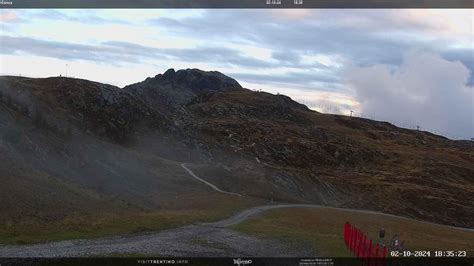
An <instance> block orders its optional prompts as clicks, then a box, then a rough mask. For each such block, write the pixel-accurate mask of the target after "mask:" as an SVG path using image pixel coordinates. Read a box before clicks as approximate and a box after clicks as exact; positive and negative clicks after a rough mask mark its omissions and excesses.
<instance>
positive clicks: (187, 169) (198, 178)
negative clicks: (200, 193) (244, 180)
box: [181, 163, 242, 197]
mask: <svg viewBox="0 0 474 266" xmlns="http://www.w3.org/2000/svg"><path fill="white" fill-rule="evenodd" d="M181 167H183V168H184V170H186V171H187V172H188V173H189V174H190V175H191V176H192V177H194V178H195V179H197V180H199V181H201V182H202V183H204V184H206V185H208V186H209V187H211V188H212V189H214V190H215V191H217V192H220V193H224V194H228V195H234V196H239V197H241V196H242V195H240V194H239V193H233V192H228V191H224V190H222V189H220V188H218V187H216V186H215V185H213V184H211V183H209V182H207V181H206V180H204V179H202V178H200V177H199V176H197V175H196V174H194V172H193V171H191V169H189V168H187V167H186V164H185V163H182V164H181Z"/></svg>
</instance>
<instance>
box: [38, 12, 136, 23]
mask: <svg viewBox="0 0 474 266" xmlns="http://www.w3.org/2000/svg"><path fill="white" fill-rule="evenodd" d="M94 13H95V12H94V10H86V11H83V12H81V13H80V14H79V15H77V16H71V15H68V14H65V13H63V12H61V11H58V10H54V9H48V10H43V11H41V12H39V13H36V12H35V13H32V14H31V16H32V17H33V18H37V19H38V18H39V19H49V20H64V21H74V22H80V23H84V24H108V23H110V24H132V23H131V22H129V21H126V20H122V19H106V18H103V17H101V16H99V15H96V14H94Z"/></svg>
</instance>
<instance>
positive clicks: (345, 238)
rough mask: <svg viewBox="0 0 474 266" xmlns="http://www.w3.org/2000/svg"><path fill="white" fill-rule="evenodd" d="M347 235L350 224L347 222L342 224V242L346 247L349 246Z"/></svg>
mask: <svg viewBox="0 0 474 266" xmlns="http://www.w3.org/2000/svg"><path fill="white" fill-rule="evenodd" d="M349 233H350V224H349V222H346V223H345V224H344V242H345V243H346V247H348V246H349V239H350V237H349Z"/></svg>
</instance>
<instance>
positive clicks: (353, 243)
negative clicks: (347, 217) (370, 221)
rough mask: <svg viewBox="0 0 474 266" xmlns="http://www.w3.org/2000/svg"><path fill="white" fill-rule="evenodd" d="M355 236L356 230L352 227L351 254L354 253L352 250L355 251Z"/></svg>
mask: <svg viewBox="0 0 474 266" xmlns="http://www.w3.org/2000/svg"><path fill="white" fill-rule="evenodd" d="M356 235H357V231H356V228H355V226H352V237H351V252H352V253H354V250H355V242H356Z"/></svg>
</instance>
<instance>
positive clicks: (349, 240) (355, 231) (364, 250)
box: [344, 222, 388, 266]
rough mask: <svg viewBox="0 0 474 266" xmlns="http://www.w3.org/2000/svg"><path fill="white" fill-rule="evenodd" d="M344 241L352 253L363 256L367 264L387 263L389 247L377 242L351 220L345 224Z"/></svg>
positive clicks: (371, 265) (378, 264)
mask: <svg viewBox="0 0 474 266" xmlns="http://www.w3.org/2000/svg"><path fill="white" fill-rule="evenodd" d="M344 241H345V242H346V247H347V248H348V249H349V250H350V251H351V252H352V254H354V255H355V256H356V257H358V258H361V259H362V260H363V261H364V264H365V265H368V266H384V265H386V260H385V258H386V257H387V253H388V250H387V247H386V246H380V245H379V244H375V242H374V241H372V239H369V238H368V237H367V235H366V234H365V233H364V232H363V231H362V230H360V229H359V228H357V227H355V226H353V225H351V224H350V223H349V222H346V223H345V224H344Z"/></svg>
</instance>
